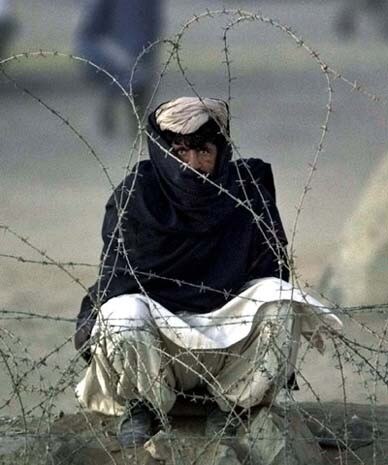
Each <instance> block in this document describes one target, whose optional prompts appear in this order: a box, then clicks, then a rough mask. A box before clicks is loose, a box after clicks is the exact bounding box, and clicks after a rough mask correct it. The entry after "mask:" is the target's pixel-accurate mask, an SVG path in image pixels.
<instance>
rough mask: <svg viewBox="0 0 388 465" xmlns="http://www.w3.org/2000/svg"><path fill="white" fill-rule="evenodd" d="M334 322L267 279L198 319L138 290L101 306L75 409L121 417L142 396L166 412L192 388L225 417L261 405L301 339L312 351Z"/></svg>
mask: <svg viewBox="0 0 388 465" xmlns="http://www.w3.org/2000/svg"><path fill="white" fill-rule="evenodd" d="M327 326H330V328H331V329H334V330H335V331H339V330H340V329H341V328H342V323H341V321H340V320H339V319H338V318H337V317H336V316H335V315H333V313H332V312H331V311H330V310H329V309H328V308H326V307H324V306H322V304H321V303H320V302H318V301H317V300H316V299H314V298H313V297H311V296H309V295H307V294H304V293H302V292H301V291H300V290H298V289H296V288H293V287H292V286H291V285H290V284H289V283H287V282H284V281H281V280H279V279H276V278H264V279H259V280H256V281H252V282H250V283H248V285H247V287H246V288H245V289H244V290H243V291H242V292H241V293H239V295H237V296H235V297H234V298H233V299H231V300H230V301H229V302H227V303H226V304H225V305H224V306H223V307H221V308H219V309H217V310H214V311H212V312H210V313H206V314H193V313H189V312H181V313H179V314H173V313H171V312H170V311H169V310H168V309H166V308H164V307H163V306H162V305H160V304H159V303H157V302H155V301H154V300H152V299H150V298H149V297H147V296H144V295H142V294H125V295H121V296H119V297H114V298H112V299H110V300H109V301H108V302H107V303H105V304H104V305H102V306H101V311H100V313H99V315H98V319H97V322H96V324H95V326H94V328H93V332H92V341H93V345H92V352H93V358H92V361H91V364H90V365H89V367H88V368H87V370H86V373H85V376H84V378H83V379H82V381H81V382H80V383H79V384H78V386H77V388H76V394H77V396H78V399H79V401H80V403H81V405H83V406H84V407H86V408H88V409H91V410H94V411H98V412H101V413H104V414H107V415H121V414H122V413H123V412H124V410H125V404H126V401H129V400H131V399H145V400H147V401H149V402H150V403H151V404H152V405H153V406H154V407H155V408H156V409H158V410H159V411H160V412H163V413H167V412H168V411H169V410H170V409H171V408H172V406H173V405H174V403H175V400H176V396H177V393H179V392H182V391H188V390H191V389H194V388H196V387H199V386H201V387H202V388H206V389H207V390H208V392H209V394H210V395H211V396H213V397H214V399H215V401H216V402H217V404H218V405H219V407H220V408H221V409H222V410H224V411H229V410H232V409H233V408H234V407H235V406H236V405H238V406H241V407H243V408H249V407H252V406H254V405H258V404H260V403H261V402H262V401H263V399H264V398H265V397H266V395H268V393H269V392H271V393H272V394H273V395H276V392H277V390H278V389H279V388H281V387H282V386H284V384H285V382H286V380H287V379H288V377H289V376H290V374H291V373H292V372H293V371H294V369H295V363H296V358H297V352H298V347H299V343H300V336H301V335H302V334H303V335H304V336H306V337H307V338H308V339H309V340H310V341H311V343H312V344H313V345H315V346H316V348H317V349H318V350H320V351H322V350H323V341H322V338H321V336H320V330H321V329H322V328H325V327H326V328H327Z"/></svg>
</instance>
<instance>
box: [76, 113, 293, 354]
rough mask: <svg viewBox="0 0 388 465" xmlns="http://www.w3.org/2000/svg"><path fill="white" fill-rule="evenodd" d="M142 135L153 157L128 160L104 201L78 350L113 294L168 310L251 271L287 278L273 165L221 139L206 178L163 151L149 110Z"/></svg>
mask: <svg viewBox="0 0 388 465" xmlns="http://www.w3.org/2000/svg"><path fill="white" fill-rule="evenodd" d="M148 134H149V154H150V160H145V161H141V162H139V163H138V164H137V165H136V166H135V167H134V168H133V170H132V172H131V174H129V176H128V177H127V178H126V179H125V180H124V181H123V182H122V183H121V184H120V185H119V186H118V187H117V188H116V190H115V192H114V193H113V195H112V196H111V197H110V199H109V201H108V203H107V205H106V213H105V218H104V222H103V228H102V238H103V242H104V246H103V251H102V255H101V266H100V274H99V278H98V280H97V282H96V283H95V284H94V285H93V286H92V287H91V288H90V289H89V293H88V294H87V295H86V296H85V297H84V299H83V301H82V304H81V310H80V313H79V315H78V321H77V334H76V338H75V342H76V347H77V348H79V347H81V346H82V345H83V343H84V342H85V340H84V339H85V337H84V336H85V334H84V336H83V333H87V334H90V331H91V328H92V326H93V323H94V320H95V318H96V312H97V310H98V308H99V306H100V305H101V304H102V303H104V302H106V301H107V300H109V299H110V298H112V297H115V296H118V295H122V294H127V293H138V292H141V293H147V294H148V295H149V296H150V297H151V298H152V299H154V300H156V301H157V302H159V303H161V304H162V305H163V306H165V307H166V308H168V309H169V310H170V311H171V312H173V313H175V312H179V311H182V310H185V311H189V312H195V313H207V312H209V311H212V310H214V309H217V308H219V307H221V306H222V305H224V304H225V302H226V301H227V300H230V299H231V298H232V297H233V295H235V294H236V293H238V291H239V289H241V287H242V286H243V285H244V284H245V283H247V282H248V281H250V280H252V279H257V278H264V277H269V276H276V277H280V278H281V279H283V280H288V270H287V265H286V263H285V262H286V252H285V247H286V244H287V241H286V236H285V233H284V230H283V227H282V223H281V220H280V217H279V213H278V210H277V207H276V203H275V187H274V181H273V176H272V170H271V166H270V165H269V164H268V163H265V162H263V161H262V160H260V159H254V158H250V159H240V160H237V161H231V156H232V152H231V148H230V146H229V145H225V147H223V148H222V150H221V151H219V153H218V158H217V166H216V171H215V173H214V174H212V175H211V176H210V177H209V180H210V182H208V181H204V179H203V178H200V177H198V175H197V174H195V173H193V172H192V171H191V170H188V169H186V170H182V165H181V164H180V163H179V162H178V161H177V160H175V159H174V158H173V157H171V156H169V155H168V154H167V155H166V150H167V151H168V150H170V147H169V146H168V144H167V143H166V142H165V141H164V140H163V137H162V135H161V133H160V132H159V131H158V128H157V126H156V124H155V121H154V119H153V116H152V115H151V117H150V119H149V126H148Z"/></svg>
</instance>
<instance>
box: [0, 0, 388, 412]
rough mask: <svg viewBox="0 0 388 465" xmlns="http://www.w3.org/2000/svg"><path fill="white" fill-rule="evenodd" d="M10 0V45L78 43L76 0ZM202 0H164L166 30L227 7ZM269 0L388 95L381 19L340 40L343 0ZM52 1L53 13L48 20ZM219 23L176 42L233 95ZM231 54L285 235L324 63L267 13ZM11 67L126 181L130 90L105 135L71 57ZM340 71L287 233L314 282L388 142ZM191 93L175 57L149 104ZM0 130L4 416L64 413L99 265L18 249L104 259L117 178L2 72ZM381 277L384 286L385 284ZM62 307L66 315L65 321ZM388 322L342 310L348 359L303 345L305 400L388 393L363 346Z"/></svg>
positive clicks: (376, 112)
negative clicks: (13, 33)
mask: <svg viewBox="0 0 388 465" xmlns="http://www.w3.org/2000/svg"><path fill="white" fill-rule="evenodd" d="M16 3H17V9H18V13H19V15H20V18H21V19H22V21H23V27H22V29H21V32H20V36H19V38H18V39H17V42H16V43H15V44H14V46H13V47H14V50H15V51H16V50H17V51H22V50H26V49H30V50H37V49H40V48H43V49H47V48H49V49H51V50H53V49H54V50H56V49H57V50H64V51H69V50H71V46H72V45H71V44H72V33H73V30H74V27H75V25H76V23H77V18H78V15H79V10H78V7H77V5H76V2H63V3H59V2H58V3H57V4H55V8H54V7H52V6H51V7H50V6H49V3H47V2H45V1H43V0H41V1H39V2H38V1H37V2H36V10H35V11H34V12H33V13H31V16H30V17H28V14H27V12H26V11H24V10H23V9H22V2H21V1H18V2H16ZM51 3H52V2H51ZM51 3H50V5H51ZM54 3H55V2H54ZM210 3H211V4H210ZM237 3H238V2H233V1H230V2H224V5H225V6H227V7H233V6H237ZM195 4H196V5H195V10H194V9H193V6H192V4H191V2H189V1H188V0H185V1H180V2H178V1H177V0H176V1H173V0H169V1H168V2H166V26H165V30H166V35H168V34H170V33H172V32H173V31H175V30H176V29H177V26H178V25H179V24H181V22H182V20H183V18H190V17H191V15H192V13H193V12H194V11H195V12H197V13H200V12H202V11H204V10H205V8H206V7H211V8H214V9H217V8H218V7H220V6H222V5H223V3H222V2H209V1H205V0H201V1H199V2H195ZM238 6H242V7H244V8H246V9H252V8H253V2H239V3H238ZM260 6H261V10H262V12H263V14H264V15H266V16H270V17H274V18H277V19H279V20H280V21H282V22H284V23H286V24H288V25H289V26H292V27H293V28H295V29H297V30H298V31H299V32H300V33H301V35H302V36H303V38H304V39H305V40H306V42H308V43H310V44H311V45H312V47H313V48H314V49H316V50H317V51H319V52H320V54H321V56H322V58H323V59H325V60H327V61H328V62H329V63H330V64H331V65H333V66H334V67H335V68H336V69H337V70H338V71H339V72H341V73H343V74H344V75H346V76H348V77H349V79H350V80H357V81H358V82H360V83H364V84H365V85H366V86H367V87H368V89H370V91H371V92H372V93H377V94H378V95H382V96H385V95H387V91H388V87H387V86H388V83H387V80H386V68H387V62H386V56H387V50H388V48H387V44H385V43H383V42H381V41H380V39H379V37H378V36H377V34H376V33H375V31H374V30H373V24H372V23H369V22H368V21H363V22H362V24H361V27H360V35H359V36H358V37H357V38H356V39H355V40H354V41H351V42H346V43H341V42H339V40H338V38H337V37H336V36H335V35H334V34H333V31H332V21H333V19H334V16H335V13H336V5H335V3H331V2H328V3H326V2H325V3H323V2H322V3H321V2H302V1H300V2H289V3H283V2H270V1H264V2H261V4H260ZM43 15H47V17H48V18H49V19H50V21H46V22H43V21H42V16H43ZM64 17H65V18H67V21H63V20H62V18H64ZM211 21H213V23H212V22H211ZM217 21H218V20H216V19H214V20H204V21H203V23H201V24H202V25H201V24H199V25H198V26H195V27H196V29H193V32H192V33H189V34H188V35H187V40H185V42H184V46H183V52H182V53H183V57H184V60H186V61H185V63H186V65H187V67H188V76H190V80H191V81H192V82H194V83H195V86H196V89H197V90H198V91H199V92H200V93H201V94H202V95H212V96H213V95H215V96H218V97H224V98H226V97H227V89H228V86H227V79H226V77H225V76H226V73H225V67H224V66H223V64H222V60H223V57H222V53H221V52H220V51H221V50H222V46H223V43H222V40H221V35H222V29H221V25H222V24H224V23H222V22H220V21H218V22H217ZM214 24H215V25H216V26H214ZM47 25H49V26H47ZM213 26H214V27H213ZM247 44H254V46H252V47H251V46H247ZM230 52H231V57H232V59H233V63H232V72H233V75H234V76H235V77H236V78H237V79H236V80H235V81H233V86H232V96H233V100H232V105H231V109H232V115H233V119H232V137H233V140H234V141H235V142H236V145H237V146H238V147H239V151H240V153H241V154H242V155H243V156H254V157H260V158H263V159H265V160H267V161H270V162H271V163H272V165H273V170H274V174H275V180H276V185H277V193H278V204H279V208H280V211H281V214H282V217H283V221H284V223H285V226H286V229H287V231H288V235H289V237H292V232H293V229H294V224H295V218H296V208H297V206H298V205H299V202H300V197H301V194H302V192H303V190H304V186H305V185H306V181H307V179H308V175H309V170H310V164H311V163H312V161H313V158H314V154H315V152H316V148H317V146H318V144H319V142H320V137H321V126H322V124H323V123H324V118H325V111H326V105H327V103H328V92H327V85H326V82H325V79H324V76H323V74H322V72H321V71H320V69H319V67H318V66H317V64H316V63H315V62H314V60H313V59H312V58H311V56H310V55H309V54H308V53H307V52H306V51H305V50H303V49H301V48H300V47H297V46H296V43H295V42H294V41H293V40H290V39H289V38H288V37H287V36H286V34H284V33H281V32H280V31H279V30H276V29H274V28H273V27H270V26H268V25H264V24H261V23H257V24H256V23H252V24H247V25H240V26H239V27H238V28H236V29H235V30H234V31H233V32H232V34H231V42H230ZM9 69H10V70H11V74H12V73H13V74H12V75H14V76H17V79H18V80H19V82H21V83H23V84H24V85H27V87H28V85H30V86H31V89H32V90H33V91H34V92H35V93H36V94H37V95H38V96H39V97H40V98H42V99H43V100H44V102H46V103H47V104H49V105H50V106H51V107H52V108H54V109H55V110H56V111H58V112H60V113H61V114H63V115H64V116H65V117H66V118H68V119H69V120H70V121H71V122H72V123H73V124H74V126H75V127H76V128H77V130H79V132H80V133H81V134H82V135H83V136H84V137H85V138H86V139H88V140H89V141H90V142H91V143H92V145H93V147H95V148H96V152H97V153H98V155H99V157H100V158H101V160H102V162H103V164H104V165H105V166H106V167H107V168H108V170H109V174H110V175H111V177H112V179H113V184H117V183H118V182H119V181H120V180H121V178H122V176H123V173H124V168H125V166H126V164H127V161H128V158H129V152H130V151H129V146H130V142H131V140H132V139H133V135H134V134H133V133H131V132H130V131H128V130H127V125H126V122H125V118H124V117H125V108H124V107H125V104H124V102H123V105H122V107H121V108H119V109H118V112H119V115H120V121H119V124H118V128H117V129H118V130H117V133H116V134H115V136H114V137H113V138H111V139H107V138H104V137H103V136H102V135H101V134H100V132H99V131H98V129H97V127H96V115H97V114H98V112H99V105H100V100H99V94H98V91H97V89H95V88H94V87H91V86H89V85H88V84H87V83H85V82H84V81H83V80H82V78H81V73H80V70H79V69H78V68H77V67H76V66H75V65H74V63H73V62H71V61H70V60H63V59H57V58H51V59H49V58H48V59H45V58H37V59H26V60H24V61H23V60H20V61H19V62H15V63H14V64H12V65H11V67H10V68H9ZM333 85H334V90H335V92H334V94H333V109H334V112H333V114H332V115H331V119H330V121H329V131H328V135H327V139H326V140H325V144H324V150H323V152H322V154H321V155H320V157H319V160H318V165H317V170H316V172H315V174H314V178H313V180H312V184H311V188H312V189H311V190H310V191H309V192H308V195H307V197H306V201H305V203H304V206H303V210H302V213H301V217H300V219H299V221H298V223H297V229H296V240H295V243H294V244H293V248H294V251H295V256H296V266H297V271H298V274H299V276H300V281H301V282H302V283H304V282H308V283H309V285H310V286H311V287H312V288H313V289H315V290H317V291H319V288H318V284H319V281H320V278H321V275H322V272H323V270H324V269H325V267H326V265H327V264H328V263H329V261H331V260H332V257H333V256H334V257H335V255H336V253H338V250H339V249H340V247H341V244H340V242H339V241H340V238H341V231H342V228H343V226H344V224H345V221H346V220H347V219H348V218H349V216H350V215H351V213H352V211H353V210H354V208H355V206H356V205H357V201H358V199H359V197H360V195H361V194H362V189H363V187H364V186H365V185H366V183H367V181H368V175H369V173H370V172H371V170H372V168H373V167H374V166H376V164H377V163H378V162H379V160H380V159H381V157H383V156H384V154H385V153H386V152H387V148H388V144H387V140H386V134H387V127H388V112H387V107H386V106H385V105H383V104H376V103H374V102H372V101H371V100H369V99H368V98H366V97H365V96H363V95H361V94H360V93H359V92H355V91H352V90H351V88H350V87H349V86H347V85H345V84H344V83H343V82H341V81H340V80H337V81H335V82H334V83H333ZM190 93H191V90H190V89H189V88H188V86H187V84H186V83H185V81H184V80H183V79H182V77H181V76H180V75H179V73H177V72H176V71H174V70H172V71H171V72H170V73H168V74H167V75H166V77H165V78H164V80H163V82H162V85H161V87H160V90H159V92H158V95H157V97H156V99H155V102H156V103H158V102H161V101H164V100H166V99H168V98H170V97H173V96H175V95H184V94H190ZM0 132H1V135H0V137H1V139H0V140H1V147H0V159H1V166H0V176H1V181H0V198H1V199H2V202H1V203H2V209H1V223H2V224H3V225H6V226H9V227H10V228H11V230H12V232H5V231H2V232H1V233H0V253H1V254H2V255H1V256H0V261H1V268H0V331H1V337H0V354H1V355H2V359H1V360H2V362H0V363H2V364H3V365H4V367H2V375H1V380H0V415H3V414H4V415H6V414H16V413H20V411H21V410H23V409H25V410H27V411H28V410H29V409H30V408H34V407H35V408H37V409H40V408H45V409H52V410H54V411H56V410H59V409H64V410H66V411H71V410H72V409H74V407H75V405H76V401H75V399H74V395H73V387H74V385H75V383H76V382H77V380H79V378H80V376H81V373H82V370H83V369H84V367H83V364H82V362H80V361H77V357H76V354H75V352H74V351H73V349H72V343H71V337H72V334H73V329H74V321H72V320H74V318H75V315H76V313H77V312H78V308H79V302H80V300H81V298H82V296H83V294H84V292H85V287H86V286H88V285H90V284H91V283H92V282H93V280H94V279H95V276H96V269H95V268H93V267H68V268H67V270H68V273H66V272H64V271H63V269H60V268H58V267H55V266H50V265H49V264H46V265H42V264H40V265H39V264H33V263H25V262H23V261H22V260H20V257H23V258H24V259H25V258H27V259H30V260H37V261H44V262H50V261H51V259H53V260H54V261H64V262H76V263H88V264H94V265H96V264H97V263H98V256H99V253H100V247H101V242H100V237H99V233H100V225H101V221H102V216H103V206H104V204H105V201H106V199H107V197H108V196H109V193H110V191H111V187H110V185H109V183H108V182H107V179H106V177H105V176H104V174H103V173H102V171H101V168H100V166H99V165H98V163H97V162H96V160H95V159H94V158H93V157H92V156H91V155H90V153H88V150H87V149H86V147H85V145H83V144H82V143H81V142H80V140H79V139H77V138H76V137H75V136H74V134H73V133H71V131H69V129H68V128H67V127H66V126H65V125H64V123H63V122H62V121H60V120H58V118H55V117H54V116H53V115H52V114H50V112H48V111H47V110H46V109H45V108H43V106H42V105H39V104H38V103H37V102H36V101H34V100H33V99H31V98H30V97H29V96H27V95H25V94H22V93H21V92H19V91H17V90H16V89H15V88H14V87H13V85H12V84H9V83H7V81H6V79H5V78H2V80H1V81H0ZM13 232H14V233H16V235H15V234H13ZM26 238H28V241H29V242H28V243H27V242H26V240H24V239H26ZM18 257H19V260H17V258H18ZM382 282H386V280H385V279H382ZM376 286H377V290H376V293H377V295H379V294H378V293H379V292H380V291H381V289H380V287H381V286H380V287H379V285H378V284H376ZM382 302H384V301H382ZM11 311H12V312H25V313H23V314H21V313H19V314H18V318H15V313H13V314H10V313H7V312H11ZM31 314H34V315H35V316H33V317H31ZM36 314H39V315H43V317H42V318H40V317H37V316H36ZM45 315H46V316H47V315H48V316H49V317H50V318H51V319H48V318H47V317H46V316H45ZM55 317H61V318H67V319H68V320H69V321H61V322H58V321H55ZM385 320H386V313H385V315H384V313H377V312H376V311H373V312H367V313H366V314H365V315H364V316H363V317H362V318H361V317H357V318H355V319H353V321H348V320H346V324H345V327H346V330H345V335H346V336H347V337H349V338H350V339H351V340H355V341H356V343H357V344H359V345H360V346H356V345H354V346H352V347H348V346H346V345H344V346H342V349H341V356H340V357H338V352H337V351H336V350H335V347H333V345H332V344H329V346H328V350H327V353H326V355H325V356H323V357H321V356H319V355H317V354H313V353H312V351H311V350H307V349H306V347H304V348H303V349H302V356H301V363H302V364H303V367H302V371H303V373H304V376H305V380H307V381H308V383H306V382H304V381H302V382H301V391H300V392H299V393H298V394H297V398H299V399H303V400H314V398H317V397H319V398H322V399H326V400H342V401H353V402H361V403H369V402H378V403H388V394H387V385H386V380H387V367H386V361H385V360H384V359H383V358H382V356H381V355H380V356H379V355H378V353H377V352H376V351H372V352H371V351H370V350H369V351H368V350H366V349H364V348H363V347H362V345H366V346H368V347H372V348H374V349H381V348H383V349H384V344H385V350H386V349H387V346H386V342H384V343H383V347H381V344H382V343H381V337H382V336H383V332H384V324H385ZM385 338H386V335H385ZM385 340H386V339H385ZM304 353H305V354H306V355H305V356H303V354H304ZM4 354H6V355H4ZM48 354H50V355H49V357H48V358H47V360H46V356H47V355H48ZM383 356H384V357H386V354H383ZM342 366H343V369H341V367H342ZM371 366H372V367H374V368H373V369H372V368H371ZM376 367H377V368H376ZM384 380H385V381H384ZM20 386H23V389H21V387H20ZM58 391H59V392H61V394H58ZM12 392H13V394H10V393H12ZM19 392H22V393H23V394H22V395H21V396H19V397H18V395H16V394H15V393H19ZM42 402H43V403H42ZM41 403H42V404H41Z"/></svg>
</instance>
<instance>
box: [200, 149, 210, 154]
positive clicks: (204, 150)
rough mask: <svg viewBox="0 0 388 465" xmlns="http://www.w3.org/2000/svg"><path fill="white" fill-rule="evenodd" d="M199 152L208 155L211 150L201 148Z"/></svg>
mask: <svg viewBox="0 0 388 465" xmlns="http://www.w3.org/2000/svg"><path fill="white" fill-rule="evenodd" d="M199 153H200V154H201V155H208V154H209V150H208V149H201V150H200V151H199Z"/></svg>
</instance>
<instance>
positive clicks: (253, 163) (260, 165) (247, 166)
mask: <svg viewBox="0 0 388 465" xmlns="http://www.w3.org/2000/svg"><path fill="white" fill-rule="evenodd" d="M231 164H232V165H233V167H234V169H235V170H236V171H240V172H242V173H243V174H244V175H253V176H254V177H255V178H257V177H258V176H261V175H263V174H264V175H265V174H269V173H271V175H272V168H271V164H270V163H268V162H266V161H264V160H262V159H261V158H239V159H238V160H234V161H232V162H231Z"/></svg>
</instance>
